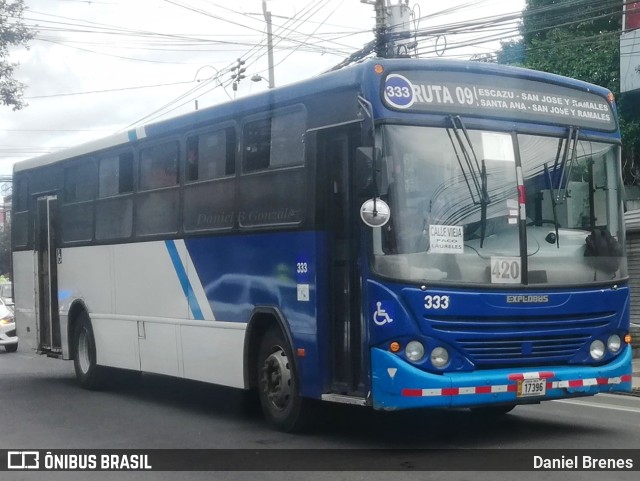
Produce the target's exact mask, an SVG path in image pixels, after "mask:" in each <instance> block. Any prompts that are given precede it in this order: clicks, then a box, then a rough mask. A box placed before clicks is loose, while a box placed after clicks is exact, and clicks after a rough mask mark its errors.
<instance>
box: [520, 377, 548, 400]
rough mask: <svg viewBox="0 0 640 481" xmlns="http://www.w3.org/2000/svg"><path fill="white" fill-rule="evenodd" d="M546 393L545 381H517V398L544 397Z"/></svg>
mask: <svg viewBox="0 0 640 481" xmlns="http://www.w3.org/2000/svg"><path fill="white" fill-rule="evenodd" d="M546 393H547V381H546V380H544V379H520V380H518V392H517V397H529V396H544V395H545V394H546Z"/></svg>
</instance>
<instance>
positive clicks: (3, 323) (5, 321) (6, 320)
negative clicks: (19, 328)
mask: <svg viewBox="0 0 640 481" xmlns="http://www.w3.org/2000/svg"><path fill="white" fill-rule="evenodd" d="M12 322H13V318H12V317H5V318H4V319H0V326H6V325H7V324H11V323H12Z"/></svg>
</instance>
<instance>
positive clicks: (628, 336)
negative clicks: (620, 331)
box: [624, 334, 631, 344]
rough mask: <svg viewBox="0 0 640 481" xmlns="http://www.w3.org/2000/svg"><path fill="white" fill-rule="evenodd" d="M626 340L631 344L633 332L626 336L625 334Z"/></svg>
mask: <svg viewBox="0 0 640 481" xmlns="http://www.w3.org/2000/svg"><path fill="white" fill-rule="evenodd" d="M624 342H626V343H627V344H631V334H627V335H626V336H624Z"/></svg>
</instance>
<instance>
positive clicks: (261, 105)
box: [14, 58, 610, 172]
mask: <svg viewBox="0 0 640 481" xmlns="http://www.w3.org/2000/svg"><path fill="white" fill-rule="evenodd" d="M378 64H380V65H382V66H383V67H384V69H385V70H410V69H425V70H434V71H450V72H456V71H459V72H467V73H480V74H488V75H498V76H508V77H513V78H522V79H526V80H536V81H538V82H547V83H550V84H557V85H562V86H565V87H570V88H574V89H578V90H583V91H588V92H592V93H594V94H597V95H600V96H602V97H605V98H606V97H607V95H608V94H609V93H610V92H609V90H607V89H605V88H603V87H599V86H596V85H593V84H589V83H587V82H583V81H580V80H575V79H571V78H568V77H562V76H559V75H555V74H549V73H546V72H539V71H534V70H529V69H524V68H519V67H511V66H504V65H499V64H491V63H484V62H470V61H461V60H446V59H379V58H373V59H368V60H365V61H363V62H361V63H358V64H356V65H352V66H349V67H345V68H343V69H340V70H337V71H332V72H328V73H324V74H321V75H318V76H316V77H312V78H310V79H306V80H303V81H299V82H296V83H293V84H290V85H286V86H283V87H278V88H275V89H272V90H267V91H264V92H260V93H256V94H253V95H249V96H246V97H243V98H241V99H237V100H233V101H229V102H225V103H222V104H218V105H214V106H211V107H207V108H204V109H201V110H198V111H194V112H190V113H186V114H183V115H181V116H177V117H173V118H170V119H166V120H162V121H159V122H156V123H152V124H148V125H145V126H141V127H137V128H135V129H131V130H128V131H126V132H119V133H116V134H113V135H110V136H108V137H104V138H101V139H98V140H94V141H91V142H87V143H84V144H81V145H78V146H76V147H72V148H69V149H64V150H60V151H58V152H54V153H50V154H46V155H43V156H39V157H34V158H31V159H27V160H23V161H21V162H17V163H16V164H15V165H14V172H20V171H24V170H29V169H32V168H35V167H41V166H45V165H49V164H54V163H56V162H59V161H62V160H66V159H70V158H74V157H79V156H82V155H88V154H92V153H95V152H100V151H102V150H105V149H109V148H113V147H118V146H125V145H127V144H129V143H130V142H135V141H138V140H142V139H145V138H153V137H155V136H157V135H162V134H168V133H171V132H179V131H180V130H181V129H186V128H193V127H198V126H204V125H207V123H211V122H220V121H224V120H227V119H230V118H233V117H237V116H238V115H245V114H246V113H250V112H252V111H259V110H260V109H265V108H268V107H271V108H277V107H280V106H283V105H287V104H288V103H290V102H293V101H295V100H296V99H302V98H304V97H307V96H309V95H317V94H318V93H322V92H328V91H333V90H339V89H346V88H349V87H358V86H360V85H363V89H364V88H366V85H364V84H365V83H366V82H367V78H372V77H374V76H375V75H376V74H374V66H375V65H378Z"/></svg>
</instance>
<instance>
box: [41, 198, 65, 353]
mask: <svg viewBox="0 0 640 481" xmlns="http://www.w3.org/2000/svg"><path fill="white" fill-rule="evenodd" d="M57 207H58V200H57V197H56V196H44V197H39V198H38V201H37V217H36V225H35V248H36V263H37V266H36V285H37V286H38V291H37V297H38V299H37V301H38V309H37V322H38V351H41V352H44V353H51V354H60V353H62V342H61V337H60V316H59V313H58V276H57V272H58V269H57V268H58V250H57V249H56V245H57V243H56V233H57V219H58V216H57Z"/></svg>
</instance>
